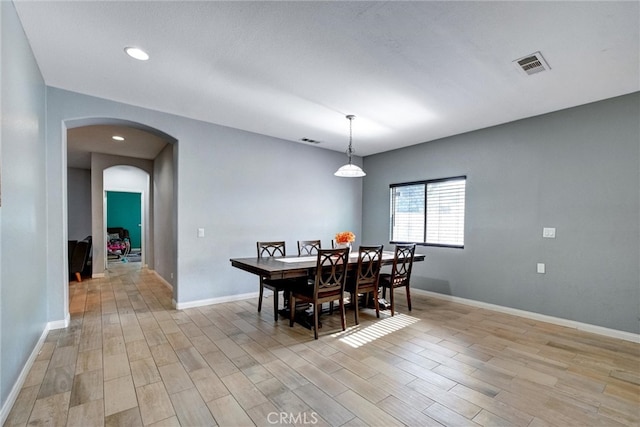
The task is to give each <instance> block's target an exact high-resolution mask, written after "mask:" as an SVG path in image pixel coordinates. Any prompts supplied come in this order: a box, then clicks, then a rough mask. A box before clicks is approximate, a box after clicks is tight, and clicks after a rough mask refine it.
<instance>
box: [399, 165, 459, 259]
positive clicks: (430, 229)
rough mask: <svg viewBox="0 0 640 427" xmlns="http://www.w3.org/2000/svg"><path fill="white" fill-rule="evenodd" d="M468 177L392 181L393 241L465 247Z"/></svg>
mask: <svg viewBox="0 0 640 427" xmlns="http://www.w3.org/2000/svg"><path fill="white" fill-rule="evenodd" d="M466 182H467V177H466V176H459V177H455V178H445V179H436V180H430V181H420V182H410V183H403V184H392V185H391V186H390V192H391V203H390V208H391V209H390V219H391V220H390V224H391V227H390V234H391V242H392V243H400V242H413V243H419V244H425V245H433V246H447V247H456V248H463V247H464V210H465V209H464V208H465V188H466Z"/></svg>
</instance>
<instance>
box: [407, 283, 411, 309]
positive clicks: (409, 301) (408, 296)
mask: <svg viewBox="0 0 640 427" xmlns="http://www.w3.org/2000/svg"><path fill="white" fill-rule="evenodd" d="M407 305H408V306H409V311H411V292H410V291H409V285H407Z"/></svg>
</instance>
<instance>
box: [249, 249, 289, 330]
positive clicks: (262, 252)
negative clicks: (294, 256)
mask: <svg viewBox="0 0 640 427" xmlns="http://www.w3.org/2000/svg"><path fill="white" fill-rule="evenodd" d="M257 248H258V258H267V257H277V256H285V255H287V250H286V245H285V242H258V243H257ZM290 286H291V281H289V280H274V279H267V278H265V277H262V276H260V296H259V297H258V312H260V311H261V310H262V295H263V293H264V288H267V289H269V290H271V291H273V319H274V320H275V321H276V322H277V321H278V294H279V293H280V291H284V292H288V291H289V288H290Z"/></svg>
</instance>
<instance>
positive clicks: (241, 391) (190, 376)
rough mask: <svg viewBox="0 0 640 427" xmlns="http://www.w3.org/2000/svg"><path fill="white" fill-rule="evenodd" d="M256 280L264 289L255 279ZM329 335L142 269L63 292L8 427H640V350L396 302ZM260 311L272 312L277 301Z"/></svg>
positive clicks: (435, 305)
mask: <svg viewBox="0 0 640 427" xmlns="http://www.w3.org/2000/svg"><path fill="white" fill-rule="evenodd" d="M256 286H257V279H256ZM396 300H397V301H398V302H397V303H396V304H398V308H397V313H399V314H397V315H396V316H394V317H391V316H389V313H388V311H386V312H382V313H381V318H380V319H376V318H375V312H374V311H373V310H362V311H361V313H360V325H359V326H355V325H354V320H353V311H352V310H349V311H347V326H348V328H347V331H346V332H342V331H341V330H340V326H339V324H340V320H339V315H338V314H337V313H334V314H333V315H325V316H323V320H322V321H323V327H322V328H321V329H320V339H319V340H317V341H315V340H314V339H313V333H312V331H310V330H308V329H305V328H303V327H301V326H299V325H295V326H294V327H293V328H290V327H289V326H288V322H287V321H285V319H281V320H280V321H279V322H278V323H274V322H273V314H272V312H271V311H270V310H263V312H262V313H261V314H259V313H257V298H256V299H252V300H245V301H239V302H231V303H225V304H218V305H211V306H206V307H200V308H193V309H188V310H174V309H172V308H171V292H170V290H169V289H167V288H166V287H165V286H164V285H163V284H162V283H161V282H160V281H159V280H157V279H156V278H155V276H154V275H153V274H152V273H150V272H148V271H146V270H140V269H139V265H136V264H122V265H120V266H113V267H112V268H111V269H110V270H109V272H108V277H106V278H103V279H90V280H84V281H82V282H81V283H76V282H72V284H71V285H70V312H71V324H70V326H69V327H68V328H66V329H61V330H54V331H51V332H50V333H49V334H48V336H47V338H46V342H45V344H44V346H43V348H42V351H41V352H40V354H39V356H38V358H37V360H36V362H35V363H34V365H33V367H32V368H31V370H30V372H29V375H28V377H27V379H26V381H25V384H24V387H23V388H22V390H21V392H20V394H19V396H18V398H17V401H16V403H15V405H14V407H13V408H12V411H11V413H10V414H9V417H8V419H7V421H6V423H5V425H6V426H17V425H27V424H28V425H52V426H65V425H67V426H103V425H104V426H116V425H122V426H141V425H145V426H179V425H181V426H215V425H220V426H247V425H258V426H268V425H331V426H364V425H371V426H394V425H407V426H440V425H445V426H475V425H484V426H531V427H541V426H630V425H635V426H637V425H640V345H639V344H637V343H630V342H627V341H622V340H617V339H611V338H607V337H603V336H599V335H594V334H590V333H585V332H581V331H576V330H574V329H570V328H565V327H560V326H556V325H552V324H548V323H542V322H537V321H533V320H530V319H524V318H520V317H516V316H511V315H506V314H502V313H498V312H493V311H489V310H485V309H478V308H473V307H469V306H465V305H461V304H456V303H451V302H445V301H442V300H437V299H433V298H426V297H424V296H420V295H414V296H413V307H414V309H413V311H412V312H410V313H409V312H408V311H407V309H406V305H403V303H404V302H405V301H404V300H405V299H404V296H403V295H401V294H400V293H399V294H398V297H397V298H396ZM264 307H270V303H269V301H266V302H265V303H264Z"/></svg>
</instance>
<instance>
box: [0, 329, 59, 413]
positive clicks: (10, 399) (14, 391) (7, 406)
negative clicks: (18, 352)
mask: <svg viewBox="0 0 640 427" xmlns="http://www.w3.org/2000/svg"><path fill="white" fill-rule="evenodd" d="M58 322H60V323H64V322H65V320H59V321H57V322H50V323H47V325H46V326H45V328H44V331H42V335H40V338H39V339H38V342H37V343H36V345H35V347H34V348H33V351H32V352H31V355H29V358H28V359H27V362H26V363H25V364H24V366H23V367H22V371H20V375H18V379H17V380H16V382H15V384H13V387H12V388H11V392H10V393H9V395H8V396H7V400H6V401H5V402H4V405H2V409H1V410H0V425H4V423H5V421H7V417H8V416H9V412H11V408H13V405H14V403H16V399H17V398H18V395H19V394H20V390H22V386H23V384H24V382H25V381H26V379H27V375H29V371H30V370H31V367H32V366H33V364H34V362H35V361H36V359H37V358H38V354H40V350H41V349H42V345H43V344H44V341H45V339H46V338H47V334H48V333H49V325H50V324H52V323H53V324H56V325H57V324H58Z"/></svg>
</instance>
